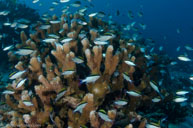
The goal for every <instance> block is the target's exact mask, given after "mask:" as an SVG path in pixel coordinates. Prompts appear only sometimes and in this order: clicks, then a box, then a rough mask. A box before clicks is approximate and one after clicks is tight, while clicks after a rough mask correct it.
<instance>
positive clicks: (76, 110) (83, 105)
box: [73, 102, 88, 113]
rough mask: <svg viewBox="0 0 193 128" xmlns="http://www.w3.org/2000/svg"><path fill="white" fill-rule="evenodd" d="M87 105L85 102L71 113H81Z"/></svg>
mask: <svg viewBox="0 0 193 128" xmlns="http://www.w3.org/2000/svg"><path fill="white" fill-rule="evenodd" d="M87 104H88V103H87V102H83V103H80V104H79V105H78V106H77V107H76V109H75V110H74V111H73V112H74V113H75V112H80V113H82V110H83V109H84V107H85V106H86V105H87Z"/></svg>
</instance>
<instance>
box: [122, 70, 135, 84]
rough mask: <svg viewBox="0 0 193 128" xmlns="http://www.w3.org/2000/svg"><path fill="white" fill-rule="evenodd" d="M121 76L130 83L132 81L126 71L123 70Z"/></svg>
mask: <svg viewBox="0 0 193 128" xmlns="http://www.w3.org/2000/svg"><path fill="white" fill-rule="evenodd" d="M123 78H124V79H125V80H126V81H128V82H130V83H132V82H133V81H132V80H131V79H130V77H129V75H128V73H127V72H124V73H123Z"/></svg>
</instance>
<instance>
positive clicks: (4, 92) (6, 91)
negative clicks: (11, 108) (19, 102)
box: [3, 90, 15, 95]
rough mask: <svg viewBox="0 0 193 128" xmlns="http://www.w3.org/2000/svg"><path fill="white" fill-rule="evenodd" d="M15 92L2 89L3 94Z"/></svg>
mask: <svg viewBox="0 0 193 128" xmlns="http://www.w3.org/2000/svg"><path fill="white" fill-rule="evenodd" d="M14 93H15V92H14V91H13V90H5V91H3V94H9V95H11V94H14Z"/></svg>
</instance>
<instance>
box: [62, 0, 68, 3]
mask: <svg viewBox="0 0 193 128" xmlns="http://www.w3.org/2000/svg"><path fill="white" fill-rule="evenodd" d="M69 1H70V0H60V3H67V2H69Z"/></svg>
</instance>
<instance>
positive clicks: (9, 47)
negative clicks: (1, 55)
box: [3, 45, 14, 51]
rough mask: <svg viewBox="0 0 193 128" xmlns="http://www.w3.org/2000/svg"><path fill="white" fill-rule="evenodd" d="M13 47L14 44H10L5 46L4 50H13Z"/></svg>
mask: <svg viewBox="0 0 193 128" xmlns="http://www.w3.org/2000/svg"><path fill="white" fill-rule="evenodd" d="M12 48H14V45H9V46H7V47H5V48H3V51H8V50H11V49H12Z"/></svg>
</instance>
